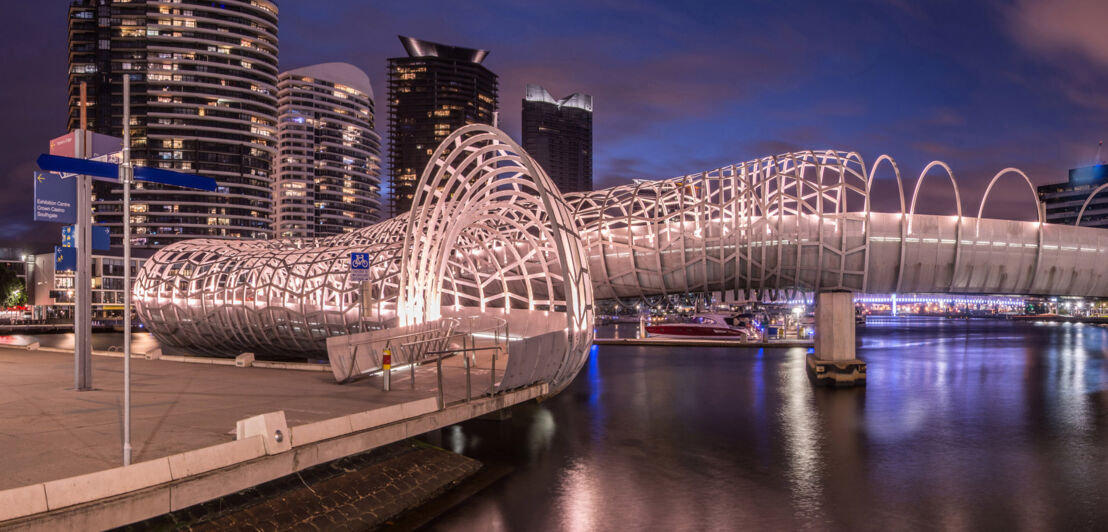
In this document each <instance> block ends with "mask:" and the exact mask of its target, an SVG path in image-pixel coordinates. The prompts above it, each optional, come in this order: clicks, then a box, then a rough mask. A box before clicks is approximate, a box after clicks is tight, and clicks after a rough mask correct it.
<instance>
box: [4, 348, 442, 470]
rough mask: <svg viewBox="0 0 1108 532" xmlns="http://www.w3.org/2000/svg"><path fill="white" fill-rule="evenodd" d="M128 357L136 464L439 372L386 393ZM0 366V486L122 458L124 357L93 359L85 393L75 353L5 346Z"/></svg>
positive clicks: (360, 385)
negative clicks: (77, 382)
mask: <svg viewBox="0 0 1108 532" xmlns="http://www.w3.org/2000/svg"><path fill="white" fill-rule="evenodd" d="M131 364H132V365H131V368H132V375H131V383H132V389H131V394H132V395H131V397H132V429H131V430H132V442H131V444H132V446H133V447H134V459H133V460H134V462H135V463H139V462H143V461H146V460H151V459H154V458H160V457H163V456H168V455H172V454H176V453H181V452H184V451H189V450H192V449H198V448H201V447H207V446H211V445H216V444H220V443H225V442H229V441H232V440H234V439H235V422H236V421H238V420H240V419H245V418H248V417H251V416H255V415H258V414H264V413H266V412H274V411H277V410H284V411H285V416H286V419H287V421H288V424H289V426H294V425H301V424H306V423H311V422H314V421H320V420H324V419H329V418H333V417H336V416H341V415H348V414H353V413H355V412H360V411H364V410H370V409H372V408H374V407H381V406H388V405H390V404H395V403H399V402H407V401H412V400H416V399H421V398H426V397H433V396H434V384H435V381H434V379H432V378H426V379H423V381H425V382H420V379H418V378H417V380H416V384H417V390H416V391H411V390H409V388H408V380H407V379H406V378H405V379H403V381H402V382H401V381H400V379H397V386H395V387H394V389H393V391H391V392H389V393H385V392H382V391H381V389H380V379H363V380H362V381H359V382H356V383H352V384H348V385H339V384H336V383H335V380H334V377H333V376H332V375H331V372H329V371H327V372H318V371H293V370H279V369H263V368H237V367H234V366H222V365H210V364H185V363H177V362H168V361H161V360H144V359H139V358H134V357H133V358H132V360H131ZM0 367H2V368H3V369H2V370H0V457H3V458H0V469H2V470H3V472H4V474H3V475H0V489H7V488H14V487H17V486H22V485H26V484H32V483H37V482H44V481H50V480H55V479H58V478H64V477H68V476H74V475H80V474H84V473H90V472H93V471H98V470H101V469H108V468H112V467H117V466H119V465H122V451H121V446H122V438H123V436H122V431H123V429H122V424H121V421H122V415H123V393H122V388H123V359H122V358H117V357H108V356H96V357H93V384H94V385H95V389H94V390H91V391H87V392H76V391H74V390H73V355H72V354H67V353H59V352H48V351H26V350H22V349H14V348H0ZM400 384H403V386H400Z"/></svg>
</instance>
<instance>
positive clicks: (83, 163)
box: [35, 153, 119, 179]
mask: <svg viewBox="0 0 1108 532" xmlns="http://www.w3.org/2000/svg"><path fill="white" fill-rule="evenodd" d="M35 162H37V163H38V167H39V168H42V169H43V170H46V171H47V172H62V173H65V174H83V175H90V176H93V177H106V178H109V179H115V178H118V177H119V165H118V164H113V163H105V162H101V161H90V160H88V159H76V158H74V157H62V156H61V155H49V154H46V153H43V154H42V155H39V156H38V159H37V160H36V161H35Z"/></svg>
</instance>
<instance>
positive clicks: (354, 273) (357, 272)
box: [350, 253, 369, 282]
mask: <svg viewBox="0 0 1108 532" xmlns="http://www.w3.org/2000/svg"><path fill="white" fill-rule="evenodd" d="M350 280H351V281H355V282H364V281H368V280H369V253H351V254H350Z"/></svg>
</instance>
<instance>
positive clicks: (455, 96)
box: [388, 36, 498, 216]
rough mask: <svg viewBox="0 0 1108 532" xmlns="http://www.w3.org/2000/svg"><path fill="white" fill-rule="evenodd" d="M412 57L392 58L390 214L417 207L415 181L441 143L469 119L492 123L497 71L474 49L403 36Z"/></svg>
mask: <svg viewBox="0 0 1108 532" xmlns="http://www.w3.org/2000/svg"><path fill="white" fill-rule="evenodd" d="M400 42H401V44H403V45H404V50H405V51H406V52H407V53H408V55H407V57H394V58H391V59H389V60H388V98H389V173H390V176H391V181H390V186H391V215H393V216H395V215H398V214H401V213H404V212H407V211H408V210H410V209H411V207H412V198H413V196H414V193H415V187H416V185H417V184H418V183H419V178H420V175H421V174H422V173H423V169H424V167H425V166H427V161H429V160H431V154H432V153H433V152H434V150H435V148H436V147H438V145H439V143H440V142H441V141H442V140H443V139H445V138H446V137H447V135H449V134H450V133H451V132H453V131H454V130H455V129H458V128H460V127H462V126H466V125H469V124H493V122H494V117H495V114H496V109H497V103H498V100H497V76H496V74H493V73H492V72H491V71H490V70H489V69H487V68H485V67H484V66H483V65H482V64H481V63H482V61H484V59H485V57H486V56H487V55H488V51H486V50H474V49H470V48H460V47H457V46H447V45H444V44H439V43H433V42H430V41H422V40H419V39H413V38H411V37H404V36H401V37H400Z"/></svg>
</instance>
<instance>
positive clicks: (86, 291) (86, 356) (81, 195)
mask: <svg viewBox="0 0 1108 532" xmlns="http://www.w3.org/2000/svg"><path fill="white" fill-rule="evenodd" d="M87 109H88V99H87V85H86V84H85V83H84V82H81V129H80V130H79V131H77V136H76V139H74V146H73V148H74V150H73V155H74V157H77V158H80V159H86V158H88V157H89V156H90V155H91V154H92V147H91V146H89V144H90V142H89V134H88V129H87V128H88V111H87ZM74 179H76V180H77V184H76V186H77V223H76V227H74V229H75V232H76V233H77V235H76V237H77V238H76V242H74V243H75V244H76V246H77V253H76V255H77V271H76V272H75V274H76V275H74V283H73V284H74V287H73V288H74V289H75V291H76V296H77V298H76V300H75V301H74V303H73V356H74V358H75V361H74V362H75V363H74V365H73V369H74V372H75V375H74V383H73V387H74V388H75V389H77V390H78V391H86V390H91V389H92V176H89V175H85V174H83V173H78V174H77V176H76V177H75V178H74Z"/></svg>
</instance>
